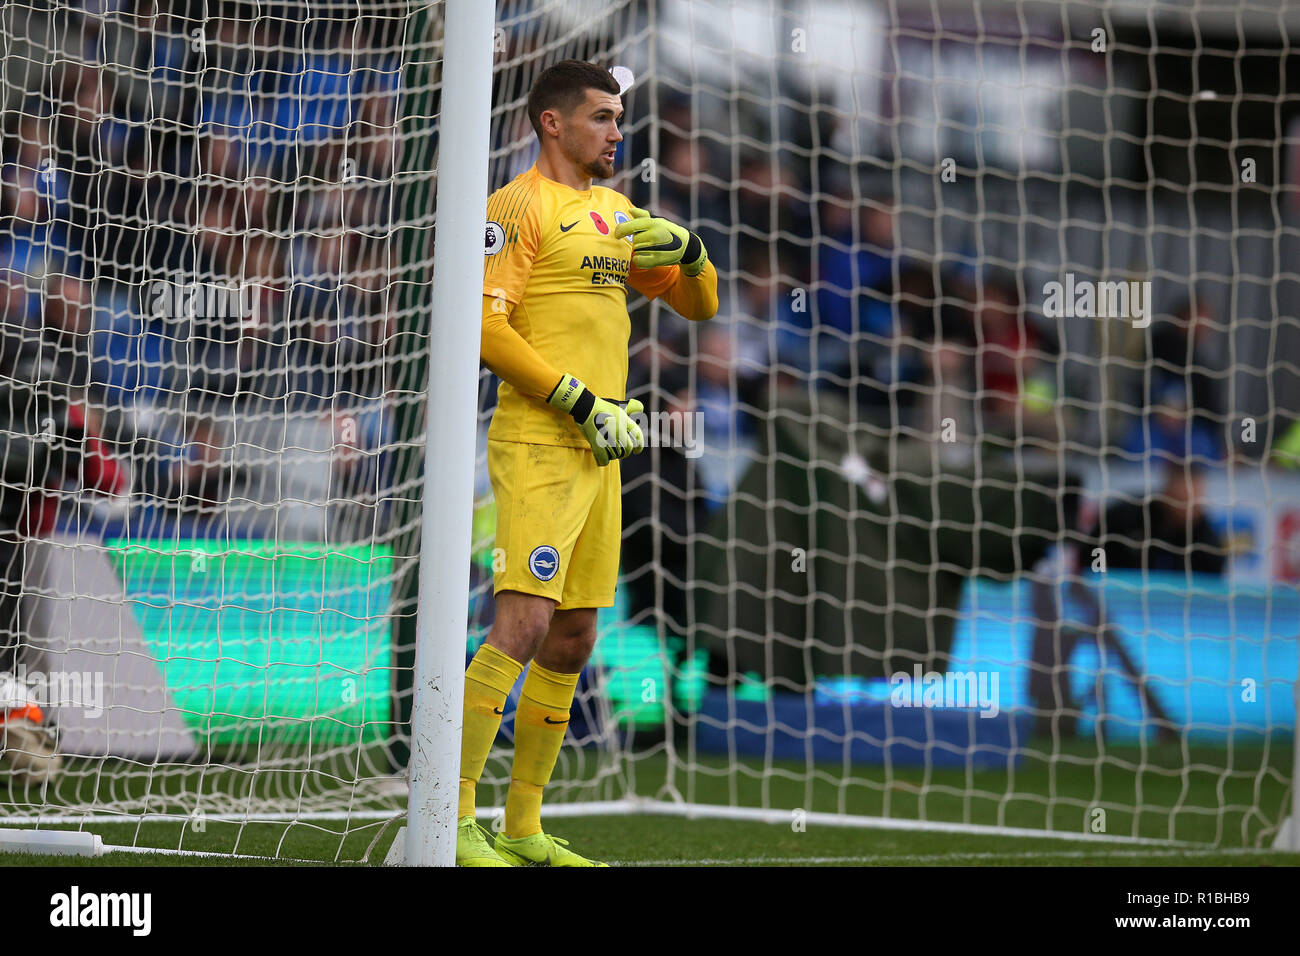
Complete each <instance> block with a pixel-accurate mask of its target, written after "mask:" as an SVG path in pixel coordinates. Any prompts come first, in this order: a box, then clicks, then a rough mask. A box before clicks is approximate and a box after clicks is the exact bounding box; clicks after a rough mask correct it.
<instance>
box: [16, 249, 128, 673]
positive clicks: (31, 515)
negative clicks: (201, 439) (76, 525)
mask: <svg viewBox="0 0 1300 956" xmlns="http://www.w3.org/2000/svg"><path fill="white" fill-rule="evenodd" d="M15 279H16V277H14V276H13V275H12V274H10V273H4V274H3V275H0V304H2V305H3V306H4V313H3V315H0V366H2V367H3V369H4V374H3V375H0V479H2V480H0V651H5V652H8V651H12V650H13V649H14V648H15V646H16V645H17V644H19V643H21V642H22V640H23V633H22V626H21V622H20V621H19V616H18V615H19V599H20V595H21V593H22V585H23V576H24V573H25V568H26V557H25V554H26V541H27V539H28V538H30V537H34V536H43V535H47V534H49V533H50V532H51V531H52V530H53V528H54V524H55V515H56V513H57V509H58V494H57V493H58V492H59V491H60V490H61V489H62V488H63V486H64V484H65V483H67V482H77V483H78V484H79V486H80V487H82V488H85V489H94V490H100V491H108V492H112V493H116V494H122V493H124V492H125V491H126V488H127V478H126V476H125V473H124V472H123V471H122V470H121V469H120V468H119V467H118V465H117V463H116V462H115V461H114V460H113V458H112V456H111V455H109V454H108V452H107V450H106V449H105V447H104V445H103V444H102V443H101V442H100V440H99V437H98V434H97V426H98V416H97V415H96V414H95V413H94V412H93V411H91V410H90V408H89V407H88V405H87V403H86V398H85V391H84V389H81V388H76V387H72V386H70V385H68V383H67V379H66V377H65V376H64V375H63V374H61V373H60V372H59V370H58V369H57V368H56V367H55V366H54V362H53V355H52V354H51V353H50V349H48V348H47V347H45V346H43V345H42V344H41V341H40V333H39V331H38V330H37V329H35V328H34V327H32V326H31V325H30V324H29V323H28V322H27V320H26V316H25V315H24V314H23V310H24V308H25V303H24V302H23V301H22V298H23V295H22V294H21V293H20V292H19V291H17V289H18V287H17V283H16V281H15ZM7 656H8V654H7V653H6V654H3V655H0V669H7V668H8V666H9V662H8V661H6V660H3V659H2V658H3V657H7Z"/></svg>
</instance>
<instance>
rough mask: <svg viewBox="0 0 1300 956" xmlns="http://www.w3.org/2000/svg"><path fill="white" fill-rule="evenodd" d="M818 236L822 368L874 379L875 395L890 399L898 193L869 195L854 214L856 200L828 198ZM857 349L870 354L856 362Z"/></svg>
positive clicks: (836, 374)
mask: <svg viewBox="0 0 1300 956" xmlns="http://www.w3.org/2000/svg"><path fill="white" fill-rule="evenodd" d="M817 242H818V249H817V274H816V278H817V283H818V285H817V296H816V302H817V311H816V315H815V316H814V319H815V321H816V323H817V331H818V344H817V347H816V352H817V364H818V367H819V369H824V370H826V372H827V373H828V374H830V375H831V376H834V377H835V378H839V379H848V378H850V377H852V378H855V379H866V380H868V381H869V382H871V383H874V384H875V385H876V386H877V387H876V388H875V389H873V390H871V392H870V393H868V395H869V397H870V398H872V399H873V400H874V401H876V402H877V403H879V402H881V401H884V400H885V392H884V390H885V389H886V388H887V387H888V385H889V383H890V362H889V360H888V357H889V345H890V343H891V342H892V341H893V338H894V335H895V333H896V329H895V327H894V314H893V306H892V304H891V299H892V297H893V292H894V261H895V258H896V253H895V249H894V199H893V197H892V196H887V195H883V194H877V195H874V196H870V197H867V198H865V199H863V200H862V201H861V202H860V203H859V204H858V205H857V209H856V214H855V212H854V209H853V205H852V200H850V199H847V198H841V197H840V196H835V197H834V198H831V199H827V200H825V201H823V202H822V204H821V236H820V237H818V240H817ZM855 352H856V353H857V357H858V359H862V358H866V360H867V364H866V365H865V366H864V365H863V364H862V363H861V361H856V362H855V361H854V353H855ZM855 366H856V368H855Z"/></svg>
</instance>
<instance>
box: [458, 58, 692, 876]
mask: <svg viewBox="0 0 1300 956" xmlns="http://www.w3.org/2000/svg"><path fill="white" fill-rule="evenodd" d="M528 118H529V120H530V121H531V123H532V126H533V130H534V132H536V134H537V138H538V140H539V141H540V153H539V156H538V159H537V162H536V163H535V164H534V165H533V166H532V167H531V168H530V169H528V170H527V171H526V172H524V173H522V174H520V175H519V176H518V177H516V178H515V179H514V180H513V181H512V182H510V183H509V184H507V185H506V186H504V187H502V188H501V189H499V190H497V191H496V192H495V193H493V194H492V196H491V197H490V198H489V200H488V206H487V218H488V222H487V225H486V231H485V248H484V254H485V257H486V258H485V261H484V282H483V338H482V357H483V362H484V364H485V365H487V366H488V367H489V368H490V369H492V371H493V372H495V373H496V374H497V375H498V376H500V378H501V380H502V383H501V387H500V390H499V391H498V403H497V409H496V412H495V414H494V415H493V417H492V425H491V427H490V429H489V430H488V474H489V477H490V478H491V481H492V491H493V494H494V496H495V498H496V505H497V538H496V547H497V549H498V550H499V551H501V552H503V553H504V568H503V569H502V570H499V571H498V572H497V573H496V575H495V580H494V585H493V589H494V591H495V593H496V619H495V621H494V623H493V626H492V630H491V632H490V633H489V634H488V637H487V642H486V643H485V644H484V645H483V646H482V647H480V648H479V650H478V653H476V654H475V655H474V659H473V660H472V661H471V662H470V664H469V667H468V669H467V670H466V672H465V719H464V737H463V743H462V750H461V770H460V773H461V777H460V811H459V820H460V823H459V827H458V829H457V843H456V861H457V863H458V864H459V865H462V866H502V865H507V864H509V865H516V866H522V865H543V866H594V865H598V864H595V863H593V862H591V861H590V860H587V859H585V858H583V857H581V856H579V855H578V854H577V853H575V852H573V851H572V850H569V849H568V848H567V844H566V843H565V841H562V840H557V839H555V838H554V837H552V836H551V835H549V834H546V833H544V832H543V830H542V825H541V804H542V788H543V787H545V785H546V783H547V782H548V781H549V780H550V777H551V772H552V770H553V769H554V767H555V762H556V760H557V759H558V757H559V753H560V746H561V744H562V743H563V741H564V734H565V730H566V728H567V726H568V721H569V708H570V706H571V705H572V702H573V695H574V690H575V688H576V687H577V683H578V675H579V673H580V672H581V671H582V668H583V666H584V665H585V664H586V663H587V659H588V657H589V656H590V655H591V650H592V647H593V645H594V644H595V641H596V609H597V608H602V607H610V606H612V605H613V603H614V586H615V582H616V580H617V577H618V561H619V544H620V539H621V534H622V521H621V517H622V512H621V502H620V494H621V485H620V480H619V465H618V463H619V460H620V459H622V458H625V457H627V456H628V455H631V454H635V453H636V452H639V451H641V450H642V448H643V446H644V439H643V436H642V433H641V430H640V428H639V427H638V426H637V423H636V421H635V420H634V418H635V416H637V415H638V414H639V413H640V412H641V411H642V407H641V403H640V402H636V401H632V402H626V403H625V402H624V401H623V399H624V395H625V389H626V386H627V363H628V338H629V336H630V334H631V324H630V321H629V319H628V313H627V288H628V287H629V286H630V287H631V288H632V289H634V290H636V291H637V292H639V293H641V294H642V295H645V296H647V297H649V298H655V297H659V298H662V299H663V300H664V301H665V302H667V303H668V304H669V305H671V306H672V307H673V309H675V310H676V311H677V312H678V313H680V314H681V315H682V316H684V317H686V318H688V319H708V318H712V316H713V315H714V313H715V312H717V309H718V291H717V290H718V276H717V272H716V270H715V269H714V268H713V266H712V265H711V264H710V263H709V261H708V257H707V254H706V253H705V250H704V246H703V245H702V244H701V242H700V240H699V238H698V237H697V236H695V235H692V234H691V233H690V232H688V231H687V230H685V229H683V228H682V227H681V226H678V225H676V224H674V223H671V222H668V221H667V220H664V219H657V218H654V217H652V216H651V215H650V214H649V213H647V212H645V211H644V210H640V209H636V208H634V207H633V206H632V204H631V203H630V202H629V201H628V200H627V198H626V197H625V196H623V195H622V194H620V193H618V192H615V191H614V190H612V189H607V188H605V187H602V186H593V185H592V180H593V179H605V178H608V177H610V176H612V175H614V156H615V150H616V148H617V146H618V144H619V142H621V141H622V139H623V137H622V134H621V133H620V132H619V128H618V126H619V122H620V120H621V119H622V118H623V106H622V101H621V98H620V89H619V84H618V82H617V81H616V80H615V79H614V77H613V76H612V75H611V74H610V73H609V72H608V71H606V70H604V69H602V68H601V67H599V66H597V65H595V64H593V63H585V62H582V61H579V60H565V61H564V62H562V63H557V64H556V65H554V66H552V67H550V68H549V69H547V70H546V71H544V72H543V73H542V74H541V75H540V76H539V77H538V78H537V82H536V83H535V84H534V86H533V88H532V91H531V92H530V94H529V97H528ZM498 566H500V564H499V563H498ZM530 661H531V662H532V666H531V667H529V670H528V676H527V678H526V679H525V680H524V685H523V692H522V695H521V696H520V699H519V706H518V709H517V711H516V713H515V753H514V764H513V767H512V768H511V773H510V789H509V792H508V794H507V796H506V806H505V828H504V830H503V831H502V832H501V833H500V834H499V835H498V836H497V838H496V841H495V844H491V843H489V838H488V835H487V833H486V832H485V831H484V830H483V829H482V828H481V827H480V826H479V825H478V824H477V823H476V821H475V818H474V812H475V805H474V791H475V787H476V785H477V783H478V780H479V777H480V776H481V775H482V773H483V766H484V764H485V763H486V761H487V757H488V753H489V751H490V750H491V749H492V743H493V741H494V740H495V738H496V735H497V730H498V728H499V727H500V724H501V715H502V713H503V712H504V710H505V702H506V696H507V694H508V693H509V692H510V689H511V687H512V686H513V685H514V683H515V681H516V679H517V678H518V677H519V675H520V673H521V672H522V671H523V668H524V666H525V665H527V664H528V663H529V662H530Z"/></svg>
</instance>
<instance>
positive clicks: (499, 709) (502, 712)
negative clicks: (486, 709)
mask: <svg viewBox="0 0 1300 956" xmlns="http://www.w3.org/2000/svg"><path fill="white" fill-rule="evenodd" d="M492 713H494V714H504V713H505V711H504V710H502V709H501V708H500V707H493V708H492Z"/></svg>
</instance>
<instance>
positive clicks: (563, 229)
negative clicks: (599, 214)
mask: <svg viewBox="0 0 1300 956" xmlns="http://www.w3.org/2000/svg"><path fill="white" fill-rule="evenodd" d="M578 222H582V220H581V219H579V220H578ZM578 222H571V223H569V224H568V225H567V226H561V227H560V232H568V231H569V230H570V229H572V228H573V227H574V226H576V225H577V224H578Z"/></svg>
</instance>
